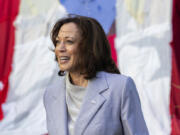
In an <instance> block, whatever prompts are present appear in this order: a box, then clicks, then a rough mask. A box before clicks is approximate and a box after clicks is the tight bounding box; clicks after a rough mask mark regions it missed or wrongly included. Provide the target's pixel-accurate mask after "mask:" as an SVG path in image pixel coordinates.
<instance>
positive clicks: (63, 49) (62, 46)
mask: <svg viewBox="0 0 180 135" xmlns="http://www.w3.org/2000/svg"><path fill="white" fill-rule="evenodd" d="M56 48H57V50H58V51H60V52H64V51H66V46H65V44H64V42H61V43H59V44H58V45H57V46H56Z"/></svg>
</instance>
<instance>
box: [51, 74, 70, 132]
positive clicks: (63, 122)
mask: <svg viewBox="0 0 180 135" xmlns="http://www.w3.org/2000/svg"><path fill="white" fill-rule="evenodd" d="M59 78H60V77H59ZM59 78H58V82H57V83H56V84H58V86H57V87H54V90H53V91H54V92H53V95H52V96H53V99H54V101H53V103H52V106H53V107H52V114H53V120H54V122H53V123H55V125H54V128H56V133H57V135H67V134H68V128H67V122H68V119H67V107H66V94H65V79H64V78H62V77H61V78H60V79H59ZM61 79H62V80H61Z"/></svg>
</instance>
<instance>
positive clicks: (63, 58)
mask: <svg viewBox="0 0 180 135" xmlns="http://www.w3.org/2000/svg"><path fill="white" fill-rule="evenodd" d="M60 60H69V57H65V56H63V57H60Z"/></svg>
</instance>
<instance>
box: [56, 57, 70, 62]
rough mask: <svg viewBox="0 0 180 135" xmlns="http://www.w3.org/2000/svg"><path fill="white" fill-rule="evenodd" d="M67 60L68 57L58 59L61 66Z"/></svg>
mask: <svg viewBox="0 0 180 135" xmlns="http://www.w3.org/2000/svg"><path fill="white" fill-rule="evenodd" d="M69 59H70V57H67V56H61V57H59V61H60V63H61V64H63V63H66V62H68V61H69Z"/></svg>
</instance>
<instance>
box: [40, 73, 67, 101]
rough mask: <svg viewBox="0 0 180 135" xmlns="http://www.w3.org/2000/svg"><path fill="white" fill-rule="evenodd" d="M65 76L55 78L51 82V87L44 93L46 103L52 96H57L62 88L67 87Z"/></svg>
mask: <svg viewBox="0 0 180 135" xmlns="http://www.w3.org/2000/svg"><path fill="white" fill-rule="evenodd" d="M64 82H65V76H55V77H53V78H52V80H51V81H50V83H49V85H48V86H47V87H46V89H45V92H44V97H43V99H44V101H46V100H48V99H49V98H50V97H51V96H53V95H56V94H57V90H59V88H62V87H61V86H63V85H65V84H64Z"/></svg>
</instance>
